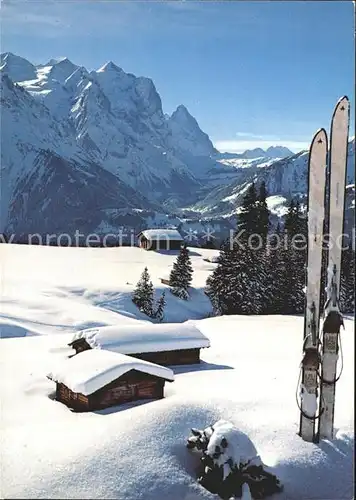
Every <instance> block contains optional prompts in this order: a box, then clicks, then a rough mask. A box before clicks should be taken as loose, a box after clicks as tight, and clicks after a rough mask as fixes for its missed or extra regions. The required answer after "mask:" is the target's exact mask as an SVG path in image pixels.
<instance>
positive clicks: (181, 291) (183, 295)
mask: <svg viewBox="0 0 356 500" xmlns="http://www.w3.org/2000/svg"><path fill="white" fill-rule="evenodd" d="M171 293H173V295H175V296H176V297H178V298H180V299H183V300H188V299H189V293H188V292H187V290H186V289H185V288H180V287H177V286H175V287H173V288H171Z"/></svg>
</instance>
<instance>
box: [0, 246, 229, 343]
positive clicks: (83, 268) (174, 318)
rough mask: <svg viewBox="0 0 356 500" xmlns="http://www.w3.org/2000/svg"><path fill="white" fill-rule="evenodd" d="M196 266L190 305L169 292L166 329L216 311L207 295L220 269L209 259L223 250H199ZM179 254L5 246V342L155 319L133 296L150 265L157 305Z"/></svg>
mask: <svg viewBox="0 0 356 500" xmlns="http://www.w3.org/2000/svg"><path fill="white" fill-rule="evenodd" d="M190 250H191V252H190V254H191V260H192V264H193V267H194V271H195V272H194V275H193V283H192V287H193V288H192V292H191V300H190V301H189V302H185V301H182V300H180V299H178V298H176V297H175V296H174V295H172V294H171V293H166V299H167V308H166V317H165V321H166V322H182V321H185V320H188V319H200V318H204V317H206V316H207V315H208V314H209V313H210V312H211V304H210V301H209V299H208V298H207V296H206V295H205V294H204V291H203V287H204V286H205V281H206V278H207V277H208V276H209V274H210V273H211V272H212V270H213V269H214V267H215V266H216V264H211V263H209V262H206V261H204V260H203V258H208V257H210V256H213V255H218V254H219V252H218V251H217V250H205V249H200V248H191V249H190ZM177 254H178V252H174V251H171V252H164V251H162V252H161V253H159V252H150V251H146V250H141V249H140V248H137V247H120V248H117V247H116V248H64V247H61V248H60V247H49V246H41V247H40V246H28V245H6V244H3V245H0V280H1V308H0V331H1V336H2V337H10V336H16V337H18V336H25V335H36V334H44V333H45V334H47V333H63V332H67V331H70V332H72V331H73V330H82V329H83V328H89V327H91V326H104V325H112V324H118V323H120V324H121V323H123V322H125V323H127V322H131V321H133V320H134V321H136V320H137V319H139V320H147V319H148V318H147V316H145V315H144V314H141V313H140V312H139V311H138V309H137V307H136V306H135V305H134V304H133V303H132V300H131V293H132V291H133V289H134V287H135V286H136V283H137V281H138V280H139V278H140V275H141V273H142V271H143V269H144V267H145V266H147V267H148V271H149V273H150V275H151V278H152V282H153V285H154V287H155V289H156V295H157V298H158V297H159V295H160V294H161V292H162V290H168V288H169V287H167V286H166V285H163V284H162V283H161V281H160V278H165V277H168V276H169V273H170V270H171V268H172V265H173V262H174V261H175V260H176V257H177Z"/></svg>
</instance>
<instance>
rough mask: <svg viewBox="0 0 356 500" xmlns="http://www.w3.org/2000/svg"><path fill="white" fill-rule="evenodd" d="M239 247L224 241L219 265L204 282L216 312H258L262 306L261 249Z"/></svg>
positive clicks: (262, 256) (263, 271)
mask: <svg viewBox="0 0 356 500" xmlns="http://www.w3.org/2000/svg"><path fill="white" fill-rule="evenodd" d="M239 241H240V242H241V244H242V245H243V248H241V247H240V246H239V245H238V244H237V243H233V244H232V245H230V241H227V242H225V244H224V246H223V247H222V249H221V252H220V256H219V260H218V265H217V267H216V268H215V270H214V271H213V273H212V275H211V276H209V278H208V279H207V282H206V290H205V292H206V294H207V295H208V297H209V298H210V300H211V302H212V305H213V309H214V312H215V314H261V313H262V312H263V311H264V309H265V302H266V295H265V284H266V270H265V269H263V266H262V265H261V262H263V260H264V249H259V250H255V249H253V248H250V247H249V245H248V244H247V241H244V242H243V243H242V241H241V238H240V240H239Z"/></svg>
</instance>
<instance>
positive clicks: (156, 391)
mask: <svg viewBox="0 0 356 500" xmlns="http://www.w3.org/2000/svg"><path fill="white" fill-rule="evenodd" d="M47 377H48V378H49V379H50V380H53V381H54V382H56V399H57V400H58V401H60V402H62V403H64V404H65V405H67V406H69V407H70V408H73V409H74V410H76V411H91V410H100V409H103V408H107V407H109V406H114V405H119V404H123V403H128V402H130V401H136V400H139V399H161V398H163V395H164V384H165V382H166V381H167V382H173V380H174V374H173V372H172V370H170V369H169V368H166V367H163V366H158V365H155V364H153V363H148V362H147V361H143V360H139V359H135V358H131V357H129V356H125V355H123V354H118V353H115V352H110V351H104V350H101V349H91V350H89V351H86V352H83V353H81V355H80V356H73V357H71V358H67V359H65V360H63V361H62V363H60V365H59V366H58V367H57V368H56V369H55V370H54V371H52V372H51V373H49V374H48V375H47Z"/></svg>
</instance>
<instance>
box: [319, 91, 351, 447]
mask: <svg viewBox="0 0 356 500" xmlns="http://www.w3.org/2000/svg"><path fill="white" fill-rule="evenodd" d="M349 121H350V103H349V100H348V98H347V97H346V96H345V97H343V98H341V99H340V100H339V102H338V103H337V105H336V107H335V111H334V114H333V117H332V122H331V131H330V153H329V224H328V225H329V229H328V234H329V245H328V268H327V287H326V303H325V310H324V318H325V319H324V324H323V332H322V346H323V347H322V370H321V401H320V409H321V405H323V408H324V411H323V412H322V414H321V416H320V419H319V425H318V436H317V439H318V440H319V439H322V438H326V439H333V437H334V436H333V433H334V409H335V385H336V382H337V380H338V379H339V377H340V375H341V371H340V375H339V376H337V375H336V371H337V362H338V357H339V349H340V347H341V343H340V339H339V335H340V328H341V326H342V325H343V320H342V316H341V312H340V308H339V298H340V278H341V256H342V246H343V241H342V240H343V226H344V213H345V211H344V200H345V187H346V186H345V185H346V173H347V148H348V135H349Z"/></svg>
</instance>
